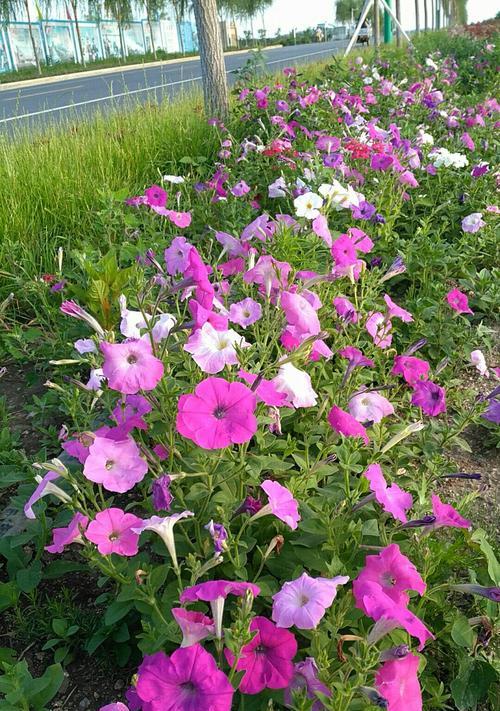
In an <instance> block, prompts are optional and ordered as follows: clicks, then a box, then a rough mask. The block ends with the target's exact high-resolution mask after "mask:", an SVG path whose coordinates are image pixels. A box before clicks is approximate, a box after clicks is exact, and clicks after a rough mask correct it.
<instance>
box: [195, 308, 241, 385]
mask: <svg viewBox="0 0 500 711" xmlns="http://www.w3.org/2000/svg"><path fill="white" fill-rule="evenodd" d="M235 345H237V346H238V347H239V348H248V347H249V346H250V344H249V343H247V342H246V341H245V339H244V338H243V336H240V335H239V333H236V331H233V329H229V330H228V331H217V330H216V329H215V328H214V327H213V326H212V324H211V323H210V322H208V321H207V322H206V323H204V324H203V326H202V327H201V328H199V329H198V330H197V331H195V332H194V333H193V335H192V336H190V338H189V340H188V342H187V343H186V344H185V345H184V350H185V351H187V352H188V353H191V355H192V356H193V360H194V361H195V363H196V364H197V365H198V366H199V367H200V368H201V369H202V371H203V372H204V373H209V374H211V375H213V374H214V373H220V371H221V370H223V369H224V366H226V365H237V364H238V354H237V352H236V349H235V347H234V346H235Z"/></svg>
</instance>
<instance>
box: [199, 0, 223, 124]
mask: <svg viewBox="0 0 500 711" xmlns="http://www.w3.org/2000/svg"><path fill="white" fill-rule="evenodd" d="M193 6H194V16H195V20H196V29H197V31H198V44H199V49H200V63H201V75H202V80H203V95H204V98H205V111H206V114H207V116H208V117H209V118H211V117H213V116H215V117H217V118H219V119H224V118H225V117H226V116H227V114H228V112H229V99H228V90H227V78H226V70H225V65H224V54H223V52H222V44H221V40H220V32H219V25H218V22H217V3H216V0H194V2H193Z"/></svg>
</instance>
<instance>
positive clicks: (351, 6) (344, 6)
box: [335, 0, 364, 23]
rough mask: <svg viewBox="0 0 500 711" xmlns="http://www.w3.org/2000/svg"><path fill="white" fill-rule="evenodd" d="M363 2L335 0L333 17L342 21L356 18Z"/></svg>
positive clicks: (359, 0)
mask: <svg viewBox="0 0 500 711" xmlns="http://www.w3.org/2000/svg"><path fill="white" fill-rule="evenodd" d="M363 4H364V2H363V0H337V4H336V6H335V19H336V20H337V22H342V23H348V22H352V21H353V20H357V19H358V17H359V15H360V13H361V10H362V9H363Z"/></svg>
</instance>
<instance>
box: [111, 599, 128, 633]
mask: <svg viewBox="0 0 500 711" xmlns="http://www.w3.org/2000/svg"><path fill="white" fill-rule="evenodd" d="M132 607H133V604H132V603H131V602H127V603H123V602H118V601H116V600H115V602H112V603H111V605H110V606H109V607H108V609H107V610H106V613H105V615H104V624H105V625H108V626H109V627H111V625H114V624H115V622H118V621H119V620H121V619H123V618H124V617H125V615H127V614H128V612H129V611H130V610H131V609H132Z"/></svg>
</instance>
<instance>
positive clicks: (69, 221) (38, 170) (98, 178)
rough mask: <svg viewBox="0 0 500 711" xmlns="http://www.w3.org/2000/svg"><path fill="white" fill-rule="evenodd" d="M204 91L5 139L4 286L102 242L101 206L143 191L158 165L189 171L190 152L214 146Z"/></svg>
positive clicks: (1, 149)
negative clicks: (59, 256)
mask: <svg viewBox="0 0 500 711" xmlns="http://www.w3.org/2000/svg"><path fill="white" fill-rule="evenodd" d="M215 147H216V144H215V135H214V131H213V129H211V128H210V127H209V126H207V124H206V121H205V119H204V117H203V109H202V104H201V100H200V98H199V95H198V94H194V93H193V94H191V95H188V96H184V97H183V98H181V99H176V100H175V103H170V102H163V103H161V104H158V103H148V104H147V105H144V106H139V105H138V106H136V107H135V108H133V109H132V110H130V111H126V112H120V113H112V114H107V115H104V114H101V115H97V116H96V117H93V118H92V119H91V120H82V119H81V117H80V118H79V119H78V120H77V117H76V116H75V117H74V120H70V121H69V122H67V123H65V124H64V125H60V126H54V127H52V128H48V129H47V130H46V131H44V132H43V133H38V134H33V133H31V134H30V132H28V131H26V130H23V131H18V132H16V133H15V134H14V135H13V136H11V137H9V138H7V137H3V138H2V139H1V140H0V276H2V279H1V284H0V291H1V292H3V293H5V292H6V291H8V290H10V289H11V288H12V285H11V282H12V281H13V280H14V281H15V282H16V284H17V287H19V280H18V279H19V276H20V275H27V277H28V278H29V277H33V276H34V275H39V274H41V273H43V272H44V271H52V270H53V267H54V254H55V252H56V251H57V248H58V247H59V246H63V247H64V248H65V250H66V251H67V250H69V249H71V248H72V247H75V246H77V245H78V244H81V243H82V241H86V242H89V243H90V244H99V243H100V240H101V239H102V229H103V225H102V223H101V221H100V220H99V217H98V216H99V213H100V211H102V210H104V209H105V208H106V206H108V205H109V202H110V196H111V195H112V194H113V193H115V192H116V191H119V190H122V189H125V190H126V191H127V193H128V194H130V195H131V194H134V192H136V191H142V189H143V188H144V185H145V183H147V182H148V181H158V179H159V174H158V170H162V171H165V172H169V173H172V172H175V171H176V170H177V169H179V170H183V169H184V170H185V166H182V167H181V166H179V161H180V159H181V158H183V157H185V156H200V155H204V156H206V157H207V158H208V160H210V159H211V158H213V153H214V150H215Z"/></svg>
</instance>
